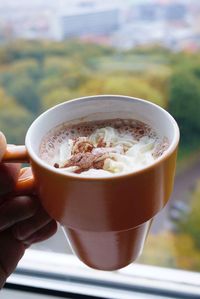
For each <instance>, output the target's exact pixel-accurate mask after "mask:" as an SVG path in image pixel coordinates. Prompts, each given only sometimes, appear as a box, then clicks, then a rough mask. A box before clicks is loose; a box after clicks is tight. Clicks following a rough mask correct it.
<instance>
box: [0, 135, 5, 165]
mask: <svg viewBox="0 0 200 299" xmlns="http://www.w3.org/2000/svg"><path fill="white" fill-rule="evenodd" d="M6 147H7V143H6V137H5V136H4V134H3V133H2V132H1V131H0V161H1V160H2V158H3V156H4V154H5V152H6Z"/></svg>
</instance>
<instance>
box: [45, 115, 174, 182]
mask: <svg viewBox="0 0 200 299" xmlns="http://www.w3.org/2000/svg"><path fill="white" fill-rule="evenodd" d="M167 148H168V140H167V139H166V138H165V137H161V136H159V134H158V133H157V132H156V130H154V129H153V128H151V127H150V126H149V125H147V124H145V123H143V122H141V121H139V120H135V119H134V120H133V119H112V120H101V121H90V122H85V123H77V124H73V125H70V123H69V122H66V123H64V124H62V125H59V126H58V127H56V128H54V129H53V130H51V131H49V132H48V134H47V135H46V136H44V138H43V140H42V143H41V146H40V157H41V158H42V159H43V160H44V161H46V162H47V163H48V164H50V165H52V166H54V167H56V168H59V170H60V171H64V172H71V173H76V174H78V175H81V176H92V177H96V176H100V177H101V176H110V175H114V174H119V173H128V172H133V171H136V170H139V169H141V168H143V167H145V166H148V165H150V164H152V163H153V162H154V161H155V160H156V159H157V158H158V157H159V156H161V155H162V154H163V153H164V151H165V150H166V149H167Z"/></svg>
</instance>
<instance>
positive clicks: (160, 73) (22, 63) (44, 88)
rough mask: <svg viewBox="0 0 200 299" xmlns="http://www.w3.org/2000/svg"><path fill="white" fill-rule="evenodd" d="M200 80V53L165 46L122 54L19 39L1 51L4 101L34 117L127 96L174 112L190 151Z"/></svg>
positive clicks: (198, 124)
mask: <svg viewBox="0 0 200 299" xmlns="http://www.w3.org/2000/svg"><path fill="white" fill-rule="evenodd" d="M199 79H200V55H198V54H196V55H186V54H183V53H180V54H179V55H178V54H172V53H171V52H170V51H168V50H166V49H162V48H159V47H154V48H149V49H148V48H137V49H132V50H129V51H119V50H115V49H113V48H110V47H105V46H100V45H95V44H90V43H83V42H80V41H75V40H74V41H70V42H68V41H64V42H50V41H25V40H17V41H15V42H10V43H9V44H5V45H4V46H3V45H2V46H1V47H0V88H3V89H4V91H5V94H6V96H2V97H3V98H4V97H5V98H6V99H7V98H8V97H9V98H12V99H13V100H14V102H15V107H18V109H21V111H22V110H23V113H24V115H25V114H26V113H27V115H28V118H29V119H30V116H31V117H32V118H34V117H35V116H37V115H38V114H40V113H41V112H42V111H44V110H45V109H47V108H49V107H51V106H53V105H55V104H57V103H60V102H62V101H65V100H69V99H72V98H74V97H80V96H86V95H93V94H124V95H129V96H133V97H140V98H144V99H147V100H150V101H152V102H154V103H156V104H158V105H161V106H162V107H164V108H167V109H169V111H170V112H171V113H172V114H173V115H174V117H175V118H176V119H177V121H178V123H179V125H180V127H181V132H182V138H181V143H182V145H183V146H185V147H187V146H188V144H195V142H196V143H198V141H197V140H198V139H199V138H197V137H198V136H199V132H200V122H199V120H198V115H199V113H200V86H199ZM2 100H4V101H7V100H5V99H2ZM13 107H14V106H13ZM9 110H10V112H9V113H11V110H14V108H9ZM16 111H17V110H16ZM1 122H3V119H2V120H1ZM19 122H21V120H20V119H19ZM20 125H21V126H23V125H24V126H26V122H23V124H22V123H21V124H20ZM3 128H4V129H5V130H6V125H4V126H3ZM24 131H26V130H25V129H24ZM5 133H7V134H8V132H5ZM9 134H10V133H9ZM16 138H17V137H16ZM19 138H20V137H19Z"/></svg>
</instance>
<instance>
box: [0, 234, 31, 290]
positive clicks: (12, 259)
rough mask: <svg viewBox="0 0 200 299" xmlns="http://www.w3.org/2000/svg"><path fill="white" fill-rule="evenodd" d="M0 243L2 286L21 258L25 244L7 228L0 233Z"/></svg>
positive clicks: (0, 286) (0, 285)
mask: <svg viewBox="0 0 200 299" xmlns="http://www.w3.org/2000/svg"><path fill="white" fill-rule="evenodd" d="M0 244H1V246H0V288H2V287H3V285H4V283H5V281H6V279H7V278H8V276H9V275H10V274H11V273H12V272H13V271H14V270H15V268H16V266H17V263H18V262H19V260H20V259H21V258H22V256H23V254H24V251H25V246H24V244H23V243H22V242H20V241H18V240H16V239H15V238H14V236H13V234H12V232H11V231H9V230H7V231H6V232H1V233H0Z"/></svg>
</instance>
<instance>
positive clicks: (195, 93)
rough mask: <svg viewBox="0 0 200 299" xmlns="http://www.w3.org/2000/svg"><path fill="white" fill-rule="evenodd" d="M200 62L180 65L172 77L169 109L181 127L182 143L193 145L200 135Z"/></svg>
mask: <svg viewBox="0 0 200 299" xmlns="http://www.w3.org/2000/svg"><path fill="white" fill-rule="evenodd" d="M198 72H200V64H199V66H197V65H196V66H195V68H193V69H191V65H190V66H189V67H188V68H187V67H185V66H184V65H183V67H179V68H178V69H176V70H175V71H174V73H173V75H172V76H171V79H170V92H169V111H170V112H171V113H172V115H173V116H174V117H175V118H176V120H177V122H178V124H179V126H180V129H181V144H182V145H186V146H192V145H193V144H196V141H197V140H198V139H199V136H200V120H199V115H200V85H199V79H200V74H199V73H198Z"/></svg>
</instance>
